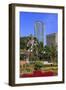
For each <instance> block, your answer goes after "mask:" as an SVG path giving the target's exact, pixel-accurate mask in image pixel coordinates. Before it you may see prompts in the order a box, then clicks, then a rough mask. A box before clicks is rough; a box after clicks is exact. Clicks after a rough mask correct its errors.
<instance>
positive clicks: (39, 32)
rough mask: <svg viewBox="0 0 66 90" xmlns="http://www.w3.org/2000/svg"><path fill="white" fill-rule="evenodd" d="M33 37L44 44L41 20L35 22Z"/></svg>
mask: <svg viewBox="0 0 66 90" xmlns="http://www.w3.org/2000/svg"><path fill="white" fill-rule="evenodd" d="M34 37H36V38H37V39H38V41H39V42H43V45H44V23H43V22H42V21H36V22H35V26H34Z"/></svg>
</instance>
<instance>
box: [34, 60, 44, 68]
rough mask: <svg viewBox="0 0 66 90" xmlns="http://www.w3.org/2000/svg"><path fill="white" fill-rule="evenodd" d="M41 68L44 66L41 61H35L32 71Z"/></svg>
mask: <svg viewBox="0 0 66 90" xmlns="http://www.w3.org/2000/svg"><path fill="white" fill-rule="evenodd" d="M43 66H44V64H43V63H42V62H41V61H36V62H35V65H34V69H35V70H40V69H41V68H42V67H43Z"/></svg>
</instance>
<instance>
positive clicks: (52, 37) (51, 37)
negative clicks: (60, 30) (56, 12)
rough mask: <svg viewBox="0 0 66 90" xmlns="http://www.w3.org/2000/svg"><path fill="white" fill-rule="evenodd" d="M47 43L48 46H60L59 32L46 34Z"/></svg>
mask: <svg viewBox="0 0 66 90" xmlns="http://www.w3.org/2000/svg"><path fill="white" fill-rule="evenodd" d="M46 43H47V45H48V46H52V45H53V46H58V34H57V33H52V34H48V35H47V36H46Z"/></svg>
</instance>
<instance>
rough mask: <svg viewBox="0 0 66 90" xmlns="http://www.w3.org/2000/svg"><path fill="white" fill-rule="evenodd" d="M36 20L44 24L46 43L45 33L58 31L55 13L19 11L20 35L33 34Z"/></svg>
mask: <svg viewBox="0 0 66 90" xmlns="http://www.w3.org/2000/svg"><path fill="white" fill-rule="evenodd" d="M36 21H42V22H43V23H44V25H45V27H44V28H45V30H44V44H46V35H47V34H51V33H56V32H58V15H57V14H56V13H34V12H20V37H26V36H29V35H30V34H32V35H33V36H34V24H35V22H36Z"/></svg>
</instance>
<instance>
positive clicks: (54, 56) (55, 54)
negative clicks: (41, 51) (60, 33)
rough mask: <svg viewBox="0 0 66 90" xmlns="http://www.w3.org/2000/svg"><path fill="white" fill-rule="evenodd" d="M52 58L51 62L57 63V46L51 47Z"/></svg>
mask: <svg viewBox="0 0 66 90" xmlns="http://www.w3.org/2000/svg"><path fill="white" fill-rule="evenodd" d="M50 58H51V62H57V48H56V46H51V47H50Z"/></svg>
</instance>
